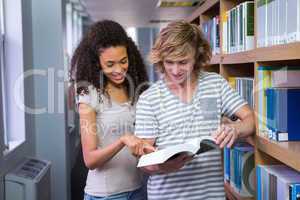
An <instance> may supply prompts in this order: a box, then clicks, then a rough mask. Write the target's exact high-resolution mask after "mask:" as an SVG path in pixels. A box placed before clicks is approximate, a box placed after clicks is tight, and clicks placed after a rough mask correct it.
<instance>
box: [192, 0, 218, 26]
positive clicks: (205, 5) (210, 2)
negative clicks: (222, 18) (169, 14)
mask: <svg viewBox="0 0 300 200" xmlns="http://www.w3.org/2000/svg"><path fill="white" fill-rule="evenodd" d="M219 2H220V0H206V1H205V2H204V3H203V4H202V5H201V6H200V7H199V8H197V9H196V10H195V11H194V12H193V13H192V14H191V15H189V16H188V17H187V18H186V20H187V21H188V22H192V21H194V20H195V19H197V18H199V16H200V15H201V14H203V13H204V12H206V11H208V10H209V9H210V8H212V7H213V6H215V5H216V4H217V3H219Z"/></svg>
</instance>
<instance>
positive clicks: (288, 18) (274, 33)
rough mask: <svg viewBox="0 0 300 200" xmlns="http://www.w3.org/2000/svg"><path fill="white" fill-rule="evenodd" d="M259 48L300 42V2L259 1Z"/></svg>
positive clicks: (257, 15)
mask: <svg viewBox="0 0 300 200" xmlns="http://www.w3.org/2000/svg"><path fill="white" fill-rule="evenodd" d="M256 7H257V12H256V18H257V47H266V46H272V45H277V44H285V43H290V42H295V41H300V1H299V0H258V1H257V4H256Z"/></svg>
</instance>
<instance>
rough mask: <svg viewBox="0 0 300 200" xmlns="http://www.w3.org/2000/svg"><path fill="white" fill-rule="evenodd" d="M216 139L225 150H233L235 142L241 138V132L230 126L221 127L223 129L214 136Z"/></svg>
mask: <svg viewBox="0 0 300 200" xmlns="http://www.w3.org/2000/svg"><path fill="white" fill-rule="evenodd" d="M212 136H213V137H214V138H215V139H216V144H217V145H219V146H220V148H223V147H225V146H227V147H228V148H231V146H232V145H233V144H234V142H235V141H236V140H237V139H238V138H239V132H238V131H237V129H236V128H235V127H234V126H233V125H230V124H224V125H221V127H220V128H219V129H218V130H217V131H216V132H215V133H214V134H213V135H212Z"/></svg>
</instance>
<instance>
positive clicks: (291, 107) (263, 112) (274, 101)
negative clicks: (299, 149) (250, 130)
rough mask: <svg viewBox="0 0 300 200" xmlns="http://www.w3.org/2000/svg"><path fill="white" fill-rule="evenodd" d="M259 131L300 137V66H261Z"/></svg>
mask: <svg viewBox="0 0 300 200" xmlns="http://www.w3.org/2000/svg"><path fill="white" fill-rule="evenodd" d="M258 80H259V82H258V85H257V89H258V122H259V123H258V128H259V133H258V134H259V135H261V136H264V137H268V138H270V139H273V140H276V141H299V140H300V134H299V119H300V106H299V102H300V67H297V66H285V67H282V66H277V67H275V66H260V67H258Z"/></svg>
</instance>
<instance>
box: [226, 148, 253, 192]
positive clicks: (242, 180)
mask: <svg viewBox="0 0 300 200" xmlns="http://www.w3.org/2000/svg"><path fill="white" fill-rule="evenodd" d="M224 181H227V182H228V183H230V185H231V187H232V188H233V189H234V190H235V191H236V192H237V193H238V194H239V195H240V196H241V197H254V196H255V170H254V148H253V147H252V146H250V145H249V144H247V143H237V144H236V145H235V146H234V147H233V148H231V149H230V148H227V147H225V148H224Z"/></svg>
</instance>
